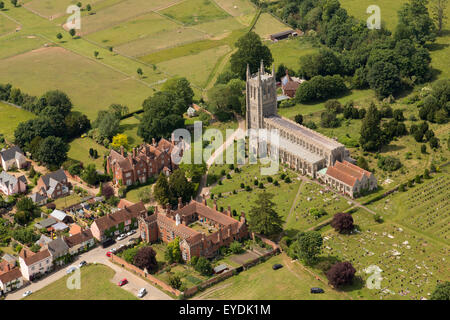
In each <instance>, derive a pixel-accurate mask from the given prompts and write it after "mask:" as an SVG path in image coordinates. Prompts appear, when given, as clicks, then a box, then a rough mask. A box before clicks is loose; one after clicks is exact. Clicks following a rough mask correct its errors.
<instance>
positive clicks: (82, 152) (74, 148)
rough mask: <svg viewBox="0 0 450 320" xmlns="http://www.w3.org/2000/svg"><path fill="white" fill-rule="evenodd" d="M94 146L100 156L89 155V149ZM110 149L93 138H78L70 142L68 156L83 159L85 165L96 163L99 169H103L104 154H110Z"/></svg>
mask: <svg viewBox="0 0 450 320" xmlns="http://www.w3.org/2000/svg"><path fill="white" fill-rule="evenodd" d="M90 148H93V149H95V150H97V152H98V158H97V159H95V160H94V159H92V158H91V157H90V156H89V149H90ZM108 153H109V150H108V149H106V148H105V147H104V146H102V145H100V144H98V143H96V142H95V141H94V140H92V139H91V138H88V137H86V138H78V139H75V140H73V141H72V142H71V143H70V149H69V153H68V154H67V156H68V157H69V158H72V159H75V160H78V161H81V162H82V163H83V164H84V165H87V164H89V163H94V164H95V167H96V168H97V170H99V171H103V155H105V154H108Z"/></svg>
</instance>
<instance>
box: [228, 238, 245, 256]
mask: <svg viewBox="0 0 450 320" xmlns="http://www.w3.org/2000/svg"><path fill="white" fill-rule="evenodd" d="M230 250H231V252H232V253H234V254H239V253H242V252H244V248H242V244H241V243H240V242H238V241H233V242H232V243H231V244H230Z"/></svg>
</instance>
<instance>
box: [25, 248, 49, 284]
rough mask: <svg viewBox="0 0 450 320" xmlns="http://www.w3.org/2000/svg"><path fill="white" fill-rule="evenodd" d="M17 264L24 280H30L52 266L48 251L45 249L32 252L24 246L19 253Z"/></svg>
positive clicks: (47, 270)
mask: <svg viewBox="0 0 450 320" xmlns="http://www.w3.org/2000/svg"><path fill="white" fill-rule="evenodd" d="M19 265H20V270H21V271H22V275H23V277H24V278H25V279H26V280H32V279H34V278H35V277H36V276H38V275H42V274H45V273H47V272H50V271H51V270H52V267H53V261H52V256H51V255H50V251H48V250H47V249H44V250H42V251H39V252H37V253H33V252H32V251H30V250H28V249H25V248H24V249H22V251H20V254H19Z"/></svg>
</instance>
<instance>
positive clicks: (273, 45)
mask: <svg viewBox="0 0 450 320" xmlns="http://www.w3.org/2000/svg"><path fill="white" fill-rule="evenodd" d="M266 45H267V46H268V47H269V49H270V51H271V52H272V56H273V60H274V64H275V70H277V68H278V66H279V65H280V64H281V63H283V64H284V65H285V66H286V67H287V68H288V69H290V70H294V71H295V72H298V69H299V68H300V58H301V57H303V56H306V55H308V54H312V53H315V52H317V50H318V49H317V48H313V47H312V45H311V44H310V43H308V42H307V41H305V40H303V39H301V38H294V39H286V40H283V41H278V42H272V41H270V42H267V43H266Z"/></svg>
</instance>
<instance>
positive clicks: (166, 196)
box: [153, 172, 170, 205]
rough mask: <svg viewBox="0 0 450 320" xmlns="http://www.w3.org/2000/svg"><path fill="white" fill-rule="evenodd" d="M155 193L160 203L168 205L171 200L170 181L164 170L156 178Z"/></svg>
mask: <svg viewBox="0 0 450 320" xmlns="http://www.w3.org/2000/svg"><path fill="white" fill-rule="evenodd" d="M153 194H154V196H155V200H156V201H158V203H159V204H160V205H166V204H168V203H169V201H170V189H169V181H168V179H167V176H166V175H165V174H164V173H162V172H161V173H160V174H159V177H158V179H157V180H156V184H155V187H154V189H153Z"/></svg>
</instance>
